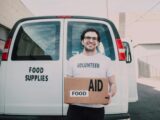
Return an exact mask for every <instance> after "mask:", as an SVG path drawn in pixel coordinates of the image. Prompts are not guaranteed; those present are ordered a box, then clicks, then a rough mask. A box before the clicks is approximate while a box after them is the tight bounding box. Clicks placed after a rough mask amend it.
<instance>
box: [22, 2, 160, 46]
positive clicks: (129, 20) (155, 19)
mask: <svg viewBox="0 0 160 120" xmlns="http://www.w3.org/2000/svg"><path fill="white" fill-rule="evenodd" d="M21 1H22V2H23V3H24V5H25V6H26V7H27V8H28V9H29V10H30V11H31V12H32V13H33V14H34V15H35V16H43V15H86V16H88V15H89V16H95V15H96V16H98V17H105V18H106V17H107V18H111V19H113V20H115V19H116V21H118V17H117V16H116V15H115V14H116V13H120V12H125V13H127V15H128V14H129V15H128V16H129V17H128V16H127V17H126V26H125V27H126V37H127V38H129V39H132V40H134V41H135V43H136V44H137V43H146V42H147V43H150V42H152V43H154V42H159V40H160V34H159V31H160V30H159V29H160V22H159V21H160V0H97V1H96V0H21ZM154 12H156V13H158V14H156V15H154V14H152V13H154ZM137 13H138V14H137ZM114 17H115V18H114ZM115 24H116V22H115ZM117 27H119V26H118V25H117ZM153 31H154V32H153Z"/></svg>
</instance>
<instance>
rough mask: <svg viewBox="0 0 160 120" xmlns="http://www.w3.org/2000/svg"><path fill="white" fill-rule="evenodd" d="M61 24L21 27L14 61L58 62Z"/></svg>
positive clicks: (28, 24)
mask: <svg viewBox="0 0 160 120" xmlns="http://www.w3.org/2000/svg"><path fill="white" fill-rule="evenodd" d="M59 41H60V22H39V23H37V22H36V23H27V24H24V25H22V26H21V27H20V30H19V32H18V34H17V37H16V41H15V44H14V49H13V54H12V60H58V59H59V44H60V42H59Z"/></svg>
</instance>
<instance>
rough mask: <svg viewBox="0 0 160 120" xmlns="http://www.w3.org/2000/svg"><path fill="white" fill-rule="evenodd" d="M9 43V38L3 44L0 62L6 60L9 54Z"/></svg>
mask: <svg viewBox="0 0 160 120" xmlns="http://www.w3.org/2000/svg"><path fill="white" fill-rule="evenodd" d="M11 41H12V39H11V38H9V39H7V41H6V43H5V46H4V50H3V53H2V60H3V61H7V60H8V53H9V48H10V45H11Z"/></svg>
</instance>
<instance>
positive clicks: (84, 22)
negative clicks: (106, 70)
mask: <svg viewBox="0 0 160 120" xmlns="http://www.w3.org/2000/svg"><path fill="white" fill-rule="evenodd" d="M86 28H95V29H97V30H98V31H99V32H100V36H101V44H100V46H99V49H98V51H99V52H101V53H102V54H105V55H106V56H108V57H110V58H111V60H112V61H113V62H114V65H115V68H114V70H115V73H116V81H117V87H118V90H117V94H116V96H114V97H113V98H112V103H111V104H109V105H107V106H106V107H105V111H106V113H105V114H106V116H107V117H110V116H111V117H112V118H119V119H123V118H128V117H129V114H128V102H129V99H130V98H129V96H130V95H129V89H137V88H136V85H133V86H131V88H129V89H128V86H129V84H128V83H129V82H128V78H129V77H131V76H133V75H131V76H129V75H130V73H128V72H130V71H128V68H129V67H128V64H132V62H128V64H127V62H126V58H125V50H124V48H123V44H122V42H121V39H120V36H119V34H118V32H117V29H116V28H115V26H114V24H113V23H112V22H111V21H109V20H107V19H103V18H96V17H86V16H85V17H84V16H54V17H53V16H48V17H33V18H25V19H22V20H20V21H18V22H17V23H16V24H15V25H14V27H13V29H12V30H11V32H10V34H9V37H8V40H7V41H6V44H5V48H4V52H3V54H2V63H1V66H0V114H1V115H3V116H8V117H13V116H12V115H27V116H28V115H31V116H32V115H34V116H35V115H36V116H39V115H47V116H48V115H52V116H60V117H64V116H66V113H67V108H68V105H67V104H65V103H64V97H63V95H64V91H63V86H64V85H63V84H64V75H65V70H66V61H67V60H68V59H69V58H70V57H71V56H73V55H75V54H78V53H80V52H81V51H82V49H83V47H82V46H81V43H80V41H81V40H80V35H81V33H82V31H84V30H85V29H86ZM132 65H133V64H132ZM133 77H134V76H133ZM132 80H133V81H136V80H135V79H132ZM132 84H133V83H132ZM134 84H136V82H134ZM131 97H133V98H134V101H136V100H137V99H138V97H137V92H135V93H134V94H132V96H131ZM10 115H11V116H10Z"/></svg>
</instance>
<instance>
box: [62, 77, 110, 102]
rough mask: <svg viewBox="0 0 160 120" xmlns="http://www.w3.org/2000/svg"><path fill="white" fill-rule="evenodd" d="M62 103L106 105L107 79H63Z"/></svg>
mask: <svg viewBox="0 0 160 120" xmlns="http://www.w3.org/2000/svg"><path fill="white" fill-rule="evenodd" d="M64 102H65V103H67V104H70V103H83V104H107V103H108V80H107V78H77V77H65V78H64Z"/></svg>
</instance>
